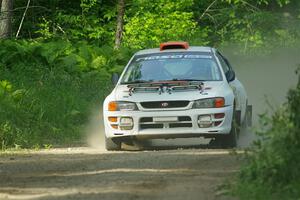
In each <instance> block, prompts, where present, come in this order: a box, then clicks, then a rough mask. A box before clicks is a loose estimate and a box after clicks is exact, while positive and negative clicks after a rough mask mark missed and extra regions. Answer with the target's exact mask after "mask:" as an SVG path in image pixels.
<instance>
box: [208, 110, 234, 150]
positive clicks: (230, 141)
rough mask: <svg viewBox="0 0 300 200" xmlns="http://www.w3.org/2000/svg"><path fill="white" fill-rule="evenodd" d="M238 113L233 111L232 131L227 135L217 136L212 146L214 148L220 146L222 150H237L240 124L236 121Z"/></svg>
mask: <svg viewBox="0 0 300 200" xmlns="http://www.w3.org/2000/svg"><path fill="white" fill-rule="evenodd" d="M235 113H236V111H235V109H234V110H233V115H232V122H231V130H230V132H229V133H228V134H226V135H220V136H217V137H216V138H215V139H213V140H212V141H211V142H210V144H211V145H212V146H218V147H221V148H235V147H237V141H238V123H237V120H236V114H235Z"/></svg>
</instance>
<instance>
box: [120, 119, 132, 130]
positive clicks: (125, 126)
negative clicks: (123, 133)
mask: <svg viewBox="0 0 300 200" xmlns="http://www.w3.org/2000/svg"><path fill="white" fill-rule="evenodd" d="M120 129H121V130H131V129H133V119H132V118H131V117H121V119H120Z"/></svg>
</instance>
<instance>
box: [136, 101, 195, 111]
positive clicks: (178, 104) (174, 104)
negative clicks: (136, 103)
mask: <svg viewBox="0 0 300 200" xmlns="http://www.w3.org/2000/svg"><path fill="white" fill-rule="evenodd" d="M189 103H190V102H189V101H147V102H141V106H142V107H143V108H146V109H155V108H161V109H163V108H184V107H187V106H188V105H189Z"/></svg>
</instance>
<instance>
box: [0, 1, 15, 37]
mask: <svg viewBox="0 0 300 200" xmlns="http://www.w3.org/2000/svg"><path fill="white" fill-rule="evenodd" d="M12 9H13V0H2V3H1V15H0V39H1V38H9V37H11V29H12V15H13V11H12Z"/></svg>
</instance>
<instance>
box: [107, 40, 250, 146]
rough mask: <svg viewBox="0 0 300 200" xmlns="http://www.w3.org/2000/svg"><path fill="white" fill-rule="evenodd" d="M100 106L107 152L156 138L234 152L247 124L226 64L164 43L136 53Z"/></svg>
mask: <svg viewBox="0 0 300 200" xmlns="http://www.w3.org/2000/svg"><path fill="white" fill-rule="evenodd" d="M113 82H114V84H115V88H114V90H113V91H112V92H111V94H110V95H108V96H107V98H106V99H105V101H104V105H103V116H104V125H105V143H106V149H107V150H119V149H120V148H121V143H122V142H130V141H132V140H136V139H140V140H143V139H157V138H165V139H169V138H189V137H205V138H213V140H212V141H213V142H214V143H215V144H219V145H221V146H222V147H235V146H236V145H237V136H238V133H239V129H240V127H241V126H242V125H244V124H249V123H251V112H252V111H251V110H252V108H251V106H248V98H247V94H246V91H245V89H244V87H243V85H242V84H241V82H240V81H239V80H238V79H237V78H236V76H235V72H234V70H233V69H232V67H231V65H230V64H229V62H228V60H227V59H226V58H225V57H224V56H223V55H222V54H221V53H220V52H219V51H218V50H216V49H214V48H211V47H198V46H189V44H188V43H186V42H167V43H163V44H161V45H160V48H157V49H147V50H142V51H139V52H137V53H136V54H135V55H134V56H133V57H132V58H131V60H130V61H129V63H128V65H127V66H126V67H125V69H124V71H123V73H122V75H121V76H120V78H119V77H118V76H117V75H116V74H114V75H113Z"/></svg>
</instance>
